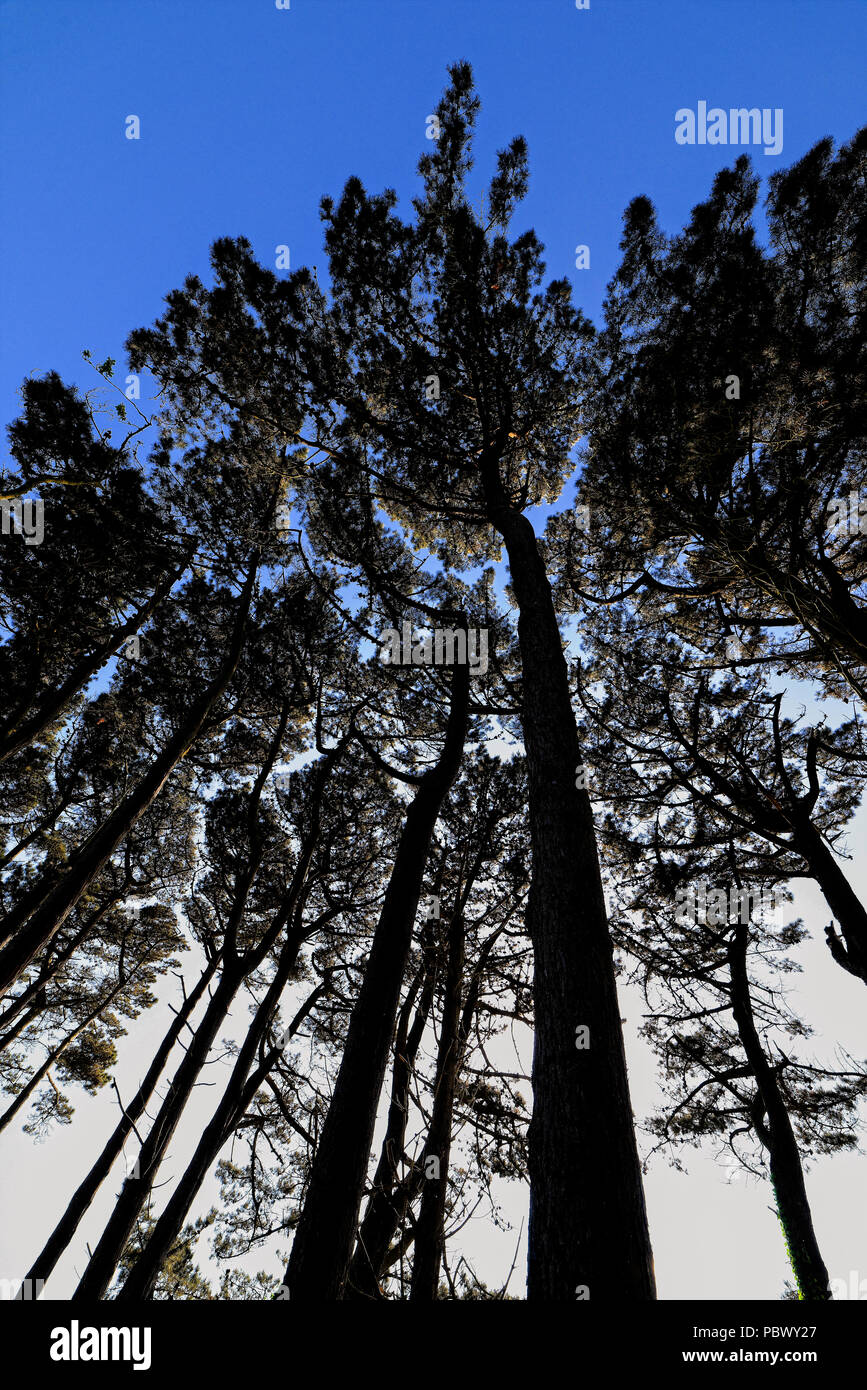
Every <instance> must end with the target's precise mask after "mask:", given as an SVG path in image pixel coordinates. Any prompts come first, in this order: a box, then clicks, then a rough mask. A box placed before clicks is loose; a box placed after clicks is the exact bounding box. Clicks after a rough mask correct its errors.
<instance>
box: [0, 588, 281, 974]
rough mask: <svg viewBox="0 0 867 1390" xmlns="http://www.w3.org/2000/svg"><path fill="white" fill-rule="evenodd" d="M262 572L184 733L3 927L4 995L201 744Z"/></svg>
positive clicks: (246, 591)
mask: <svg viewBox="0 0 867 1390" xmlns="http://www.w3.org/2000/svg"><path fill="white" fill-rule="evenodd" d="M257 569H258V567H257V565H256V564H253V565H252V566H251V568H250V573H249V575H248V577H247V581H246V583H245V585H244V588H243V590H242V593H241V597H240V600H239V604H238V612H237V615H236V619H235V624H234V630H233V633H232V638H231V640H230V643H229V648H228V651H227V653H226V656H225V659H224V660H223V663H222V665H221V667H220V670H219V671H218V673H217V675H216V677H215V678H214V680H212V681H211V683H210V685H209V686H208V688H207V690H205V691H204V692H203V694H202V695H201V696H200V697H199V699H198V700H196V701H195V702H194V703H193V705H192V708H191V711H190V715H189V717H188V719H187V720H186V722H185V723H184V725H183V726H182V728H181V729H179V730H178V732H177V733H176V734H175V735H174V737H173V738H171V739H170V740H169V743H168V744H167V746H166V747H165V748H164V750H163V752H162V753H161V754H160V755H159V757H158V758H157V759H156V760H155V762H154V764H153V766H152V767H151V770H150V772H148V773H146V775H145V776H144V777H143V778H142V780H141V782H140V783H139V784H138V786H137V787H136V788H135V789H134V790H133V791H132V792H130V793H129V795H128V796H125V797H124V799H123V801H122V802H121V803H120V805H119V806H117V807H116V808H115V810H114V811H113V812H112V813H111V815H110V816H109V817H108V818H107V820H106V821H105V822H104V824H103V825H101V826H100V827H99V828H98V829H97V830H96V831H94V833H93V834H92V835H91V836H90V838H89V839H88V840H86V841H85V843H84V844H83V845H82V846H81V847H80V848H79V849H78V850H77V851H76V852H75V853H74V854H73V855H72V858H71V859H70V861H69V864H68V866H67V868H66V870H65V872H64V874H63V876H62V878H61V879H60V881H59V882H56V881H54V880H52V881H51V882H49V883H47V884H46V885H45V886H44V887H43V888H42V889H40V888H38V887H37V889H35V890H34V892H33V894H29V895H26V897H25V898H24V899H23V900H22V902H21V903H20V904H19V906H18V907H17V908H16V909H14V910H13V911H12V912H10V913H9V914H8V915H7V916H6V918H4V920H3V922H2V924H0V926H2V930H3V934H4V937H5V938H7V944H6V945H5V946H4V947H3V948H2V950H0V996H2V995H3V994H5V993H6V991H7V990H8V989H9V987H10V986H11V985H12V984H14V982H15V981H16V980H17V979H18V978H19V976H20V975H21V974H22V973H23V971H25V970H26V969H27V967H28V965H29V964H30V962H31V961H32V960H33V959H34V957H35V956H36V955H37V953H38V952H39V951H40V950H41V949H42V947H43V946H44V945H45V944H46V943H47V942H49V941H50V940H51V939H52V937H53V936H54V934H55V932H57V931H58V930H59V928H60V927H61V926H62V924H63V923H64V921H65V920H66V918H67V917H68V915H69V913H70V912H71V911H72V908H73V907H74V906H75V904H76V902H77V901H78V899H79V898H80V897H81V895H82V893H83V892H84V891H85V889H86V888H87V887H88V886H89V884H91V883H92V882H93V880H94V878H96V876H97V874H98V873H99V871H100V869H101V868H102V866H103V864H104V863H105V862H106V860H107V859H108V858H109V856H110V855H111V854H112V853H113V852H114V850H115V849H116V848H117V846H118V845H119V844H120V843H121V841H122V840H123V838H124V836H125V835H126V834H127V833H128V831H129V830H130V829H131V827H132V826H133V825H135V823H136V821H137V820H138V819H139V817H140V816H142V815H143V814H144V813H145V811H146V810H147V809H148V807H149V806H150V805H151V804H152V802H154V801H155V800H156V798H157V797H158V796H159V794H160V792H161V790H162V788H163V786H164V784H165V783H166V781H167V780H168V778H169V777H170V776H171V773H172V771H173V769H174V768H175V766H176V765H177V764H178V763H179V762H180V760H181V759H182V758H183V757H185V756H186V754H187V753H188V752H189V750H190V748H191V747H192V746H193V744H194V743H195V741H196V739H197V738H198V736H199V734H200V733H201V730H202V727H203V725H204V723H205V721H206V719H207V717H208V714H209V713H210V711H211V710H212V709H213V707H214V705H215V704H216V703H217V701H218V700H219V699H220V698H221V696H222V695H223V694H224V693H225V691H226V689H227V687H228V685H229V682H230V681H231V679H232V676H233V674H234V672H235V668H236V667H237V665H238V661H239V660H240V657H241V651H242V649H243V644H244V633H245V631H246V625H247V617H248V614H249V611H250V604H251V602H252V597H253V585H254V582H255V577H256V573H257ZM13 933H15V934H14V935H13ZM10 938H11V939H10Z"/></svg>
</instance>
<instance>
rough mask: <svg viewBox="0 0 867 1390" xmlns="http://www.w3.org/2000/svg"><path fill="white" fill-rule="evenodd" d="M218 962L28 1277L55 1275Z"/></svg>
mask: <svg viewBox="0 0 867 1390" xmlns="http://www.w3.org/2000/svg"><path fill="white" fill-rule="evenodd" d="M218 963H219V957H218V956H215V957H214V959H213V960H211V961H209V962H208V965H207V966H206V968H205V970H204V971H203V972H202V974H201V976H200V977H199V979H198V981H197V983H196V986H195V988H194V989H193V991H192V993H191V994H190V995H189V996H188V997H187V998H186V999H185V1000H184V1002H183V1005H182V1006H181V1008H180V1009H179V1010H178V1011H177V1013H176V1015H175V1018H174V1021H173V1022H172V1025H171V1027H170V1028H169V1029H168V1030H167V1031H166V1034H165V1037H164V1038H163V1040H162V1042H161V1043H160V1045H159V1047H158V1048H157V1051H156V1052H155V1054H154V1058H153V1061H152V1062H151V1064H150V1067H149V1068H148V1070H147V1074H146V1075H145V1078H144V1080H143V1081H142V1083H141V1085H140V1086H139V1088H138V1090H137V1091H136V1093H135V1095H134V1096H133V1098H132V1100H131V1101H130V1103H129V1105H128V1106H127V1107H126V1109H125V1110H124V1111H123V1114H122V1116H121V1118H120V1120H119V1121H118V1123H117V1125H116V1126H115V1128H114V1130H113V1132H112V1134H111V1135H110V1137H109V1138H108V1140H107V1141H106V1143H105V1146H104V1147H103V1150H102V1153H101V1154H100V1155H99V1158H98V1159H97V1160H96V1162H95V1163H94V1165H93V1167H92V1168H91V1169H90V1172H89V1173H88V1174H87V1176H86V1177H85V1178H84V1179H83V1181H82V1182H81V1183H79V1185H78V1187H77V1188H76V1190H75V1192H74V1193H73V1195H72V1197H71V1199H70V1202H69V1205H68V1206H67V1208H66V1211H65V1212H64V1213H63V1215H62V1217H61V1218H60V1220H59V1221H58V1223H57V1225H56V1226H55V1228H54V1230H53V1231H52V1233H51V1235H50V1236H49V1237H48V1240H47V1241H46V1243H45V1245H44V1246H43V1247H42V1250H41V1251H40V1253H39V1254H38V1255H37V1256H36V1259H35V1260H34V1261H33V1264H32V1265H31V1267H30V1269H29V1270H28V1272H27V1276H26V1277H27V1278H28V1279H42V1280H47V1279H48V1278H49V1276H50V1275H51V1273H52V1271H53V1269H54V1267H55V1265H56V1264H57V1261H58V1260H59V1259H60V1257H61V1255H62V1254H63V1252H64V1250H65V1249H66V1247H67V1246H68V1244H69V1242H70V1241H71V1240H72V1237H73V1236H74V1235H75V1232H76V1230H77V1229H78V1224H79V1222H80V1221H81V1218H82V1217H83V1216H84V1213H85V1212H86V1211H87V1210H88V1208H89V1206H90V1204H91V1202H92V1201H93V1199H94V1197H95V1196H96V1194H97V1192H98V1191H99V1189H100V1187H101V1186H102V1184H103V1182H104V1181H105V1179H106V1178H107V1177H108V1175H109V1173H110V1171H111V1168H112V1165H113V1164H114V1162H115V1160H116V1158H117V1157H118V1155H119V1154H120V1153H121V1151H122V1149H123V1146H124V1144H125V1142H126V1140H127V1138H128V1137H129V1135H130V1134H132V1132H133V1130H134V1129H135V1123H136V1120H138V1119H139V1118H140V1116H141V1115H143V1114H144V1110H145V1106H146V1105H147V1103H148V1101H149V1100H150V1098H151V1096H152V1095H153V1092H154V1089H155V1088H156V1085H157V1082H158V1081H159V1079H160V1077H161V1076H162V1073H163V1068H164V1067H165V1065H166V1062H167V1061H168V1059H169V1056H170V1055H171V1052H172V1049H173V1048H174V1045H175V1043H176V1042H177V1040H178V1038H179V1037H180V1035H181V1032H182V1030H183V1028H184V1026H185V1024H186V1022H187V1020H188V1019H189V1018H190V1017H191V1016H192V1013H193V1011H194V1009H195V1008H196V1005H197V1004H198V1002H199V1000H200V999H201V997H202V995H203V994H204V992H205V990H206V989H207V987H208V985H209V984H210V982H211V980H212V979H213V977H214V973H215V971H216V969H217V965H218Z"/></svg>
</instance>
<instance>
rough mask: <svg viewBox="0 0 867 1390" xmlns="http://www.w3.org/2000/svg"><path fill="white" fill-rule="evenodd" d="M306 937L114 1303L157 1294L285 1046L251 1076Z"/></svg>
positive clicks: (286, 952) (294, 940) (287, 955)
mask: <svg viewBox="0 0 867 1390" xmlns="http://www.w3.org/2000/svg"><path fill="white" fill-rule="evenodd" d="M304 936H306V933H301V932H296V933H292V934H291V935H290V936H289V937H288V938H287V940H286V942H285V943H284V947H283V950H282V952H281V955H280V961H279V963H278V966H277V970H276V973H275V975H274V979H273V980H272V982H271V984H270V986H269V988H268V991H267V993H266V995H265V998H264V999H263V1001H262V1003H261V1004H260V1005H259V1008H258V1009H257V1010H256V1015H255V1018H254V1019H253V1023H252V1024H251V1026H250V1029H249V1031H248V1033H247V1035H246V1037H245V1038H244V1042H243V1044H242V1046H241V1049H240V1051H239V1053H238V1056H237V1058H236V1061H235V1065H234V1067H233V1068H232V1073H231V1076H230V1077H229V1080H228V1081H227V1083H226V1088H225V1090H224V1091H223V1094H222V1096H221V1097H220V1101H219V1104H218V1105H217V1108H216V1110H215V1111H214V1114H213V1115H212V1116H211V1119H210V1120H209V1121H208V1123H207V1125H206V1126H205V1128H204V1130H203V1131H202V1135H201V1138H200V1139H199V1142H198V1144H197V1145H196V1148H195V1150H194V1152H193V1156H192V1158H191V1159H190V1161H189V1163H188V1164H187V1166H186V1168H185V1170H184V1172H183V1174H182V1176H181V1178H180V1181H179V1182H178V1183H177V1184H176V1186H175V1188H174V1191H173V1192H172V1195H171V1197H170V1198H169V1200H168V1202H167V1204H166V1206H165V1208H164V1210H163V1211H162V1212H161V1213H160V1216H159V1219H158V1221H157V1223H156V1225H155V1226H154V1229H153V1230H152V1232H151V1234H150V1236H149V1237H148V1239H147V1240H146V1241H145V1244H144V1246H143V1248H142V1250H141V1252H140V1254H139V1255H138V1256H137V1258H136V1259H135V1261H134V1262H133V1264H132V1265H131V1267H130V1269H129V1272H128V1273H127V1277H126V1279H125V1281H124V1283H123V1286H122V1287H121V1288H120V1290H119V1291H118V1294H117V1298H116V1299H115V1302H119V1301H125V1302H130V1301H132V1302H140V1301H141V1300H142V1299H147V1298H150V1297H151V1296H152V1294H153V1290H154V1285H155V1284H156V1282H157V1279H158V1278H159V1274H160V1270H161V1268H162V1266H163V1262H164V1261H165V1259H166V1256H167V1255H168V1253H169V1251H170V1250H171V1248H172V1243H173V1242H174V1240H175V1239H176V1238H177V1236H178V1233H179V1232H180V1230H181V1227H182V1226H183V1224H184V1221H185V1219H186V1216H187V1213H188V1211H189V1209H190V1207H191V1206H192V1204H193V1202H194V1201H195V1197H196V1194H197V1192H198V1190H199V1188H200V1187H201V1185H202V1183H203V1182H204V1180H205V1178H206V1177H207V1175H208V1172H209V1170H210V1168H211V1165H212V1164H213V1162H214V1160H215V1159H216V1157H217V1155H218V1154H219V1152H220V1149H221V1148H222V1147H223V1145H224V1144H225V1142H226V1140H227V1139H229V1138H230V1136H231V1135H232V1133H233V1132H234V1130H235V1129H236V1128H237V1125H238V1122H239V1120H240V1119H241V1118H242V1117H243V1115H244V1114H245V1112H246V1110H247V1109H248V1107H249V1106H250V1104H251V1103H252V1101H253V1100H254V1098H255V1095H256V1092H257V1091H258V1090H259V1088H260V1086H261V1084H262V1081H263V1080H264V1079H265V1078H266V1077H267V1076H268V1074H269V1073H270V1071H271V1069H272V1068H273V1066H274V1065H275V1063H276V1062H277V1060H278V1058H279V1056H280V1050H281V1049H280V1048H279V1047H278V1048H273V1049H272V1050H271V1052H270V1053H269V1054H268V1055H267V1056H266V1058H265V1060H264V1061H263V1062H262V1063H260V1065H259V1066H258V1067H257V1068H256V1070H255V1072H253V1074H252V1076H251V1075H250V1068H251V1067H252V1065H253V1061H254V1059H255V1056H256V1052H257V1051H258V1049H259V1046H260V1044H261V1043H262V1042H263V1041H264V1038H265V1035H266V1033H267V1030H268V1026H269V1024H270V1022H271V1020H272V1018H273V1017H274V1013H275V1011H276V1009H277V1006H278V1004H279V1002H280V995H281V994H282V993H283V990H284V989H285V987H286V983H287V981H288V979H289V976H290V974H291V973H292V970H293V968H294V966H295V964H296V962H297V960H298V954H299V951H300V948H301V944H302V940H303V939H304ZM326 988H327V986H326V985H325V984H324V983H323V984H321V985H319V986H317V988H316V989H315V990H314V991H313V993H312V994H311V995H310V997H309V998H308V999H307V1001H306V1002H305V1004H304V1006H303V1008H301V1009H300V1010H299V1011H298V1013H297V1014H296V1015H295V1017H294V1019H293V1020H292V1023H291V1024H290V1026H289V1028H287V1030H286V1034H285V1035H284V1036H285V1037H286V1038H289V1037H293V1036H294V1035H295V1033H296V1032H297V1031H298V1029H299V1028H300V1026H301V1024H302V1023H303V1021H304V1019H305V1018H306V1017H307V1015H308V1014H309V1013H310V1010H311V1009H312V1008H313V1007H314V1005H315V1004H316V1001H317V999H318V998H319V997H320V996H321V995H322V994H323V993H324V992H325V989H326Z"/></svg>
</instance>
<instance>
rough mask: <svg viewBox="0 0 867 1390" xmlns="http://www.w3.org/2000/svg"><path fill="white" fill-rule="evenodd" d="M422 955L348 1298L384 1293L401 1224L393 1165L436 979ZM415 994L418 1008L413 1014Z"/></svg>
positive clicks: (400, 1031)
mask: <svg viewBox="0 0 867 1390" xmlns="http://www.w3.org/2000/svg"><path fill="white" fill-rule="evenodd" d="M425 956H426V959H425V961H424V964H423V965H422V967H421V969H420V970H419V973H418V975H417V976H416V978H415V980H414V981H413V984H412V986H411V988H410V990H409V992H408V993H407V996H406V999H405V1000H404V1003H403V1006H402V1008H401V1011H400V1015H399V1017H398V1022H397V1032H396V1034H395V1039H394V1063H393V1066H392V1079H391V1101H390V1103H389V1107H388V1118H387V1120H386V1126H385V1134H384V1136H383V1140H382V1147H381V1149H380V1153H379V1162H378V1163H377V1165H376V1172H375V1173H374V1175H373V1190H372V1191H371V1194H370V1197H369V1199H368V1203H367V1208H366V1210H365V1213H364V1219H363V1220H362V1222H361V1225H360V1226H359V1228H358V1238H357V1240H356V1245H355V1254H354V1255H353V1257H352V1263H351V1264H350V1266H349V1277H348V1279H347V1281H346V1287H345V1290H344V1295H343V1296H344V1298H346V1299H371V1298H372V1299H381V1298H383V1297H384V1295H383V1293H382V1290H381V1289H380V1287H379V1281H380V1279H381V1277H382V1273H383V1270H384V1268H385V1257H386V1255H387V1254H388V1249H389V1246H390V1245H391V1242H392V1239H393V1238H394V1232H395V1230H396V1229H397V1226H398V1224H399V1222H400V1206H399V1201H400V1199H399V1198H398V1197H397V1195H396V1189H397V1188H398V1186H399V1181H398V1174H397V1165H398V1162H399V1160H400V1157H401V1156H402V1154H403V1146H404V1141H405V1139H406V1124H407V1116H408V1113H409V1088H410V1082H411V1080H412V1072H413V1067H414V1066H415V1059H416V1057H417V1055H418V1049H419V1046H420V1045H421V1040H422V1037H423V1035H424V1030H425V1028H426V1027H427V1021H428V1016H429V1014H430V1010H431V1005H432V1003H433V993H434V984H435V981H436V952H435V950H434V949H432V948H430V947H428V948H427V949H426V951H425ZM419 990H420V991H421V993H420V996H419ZM417 996H419V997H418V1008H416V1009H415V1013H414V1014H413V1008H414V1007H415V1001H416V997H417ZM410 1017H412V1024H410Z"/></svg>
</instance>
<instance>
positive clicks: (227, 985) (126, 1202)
mask: <svg viewBox="0 0 867 1390" xmlns="http://www.w3.org/2000/svg"><path fill="white" fill-rule="evenodd" d="M242 978H243V977H242V975H241V973H240V972H239V971H238V970H233V971H232V972H231V973H228V972H224V974H223V977H222V979H221V980H220V981H219V983H218V985H217V987H216V989H215V991H214V993H213V995H212V997H211V999H210V1000H209V1002H208V1007H207V1009H206V1010H205V1014H204V1017H203V1019H202V1021H201V1023H200V1024H199V1026H198V1028H197V1029H196V1031H195V1033H194V1034H193V1037H192V1039H191V1040H190V1043H189V1046H188V1048H187V1051H186V1052H185V1054H184V1057H183V1059H182V1061H181V1063H180V1066H179V1067H178V1070H177V1071H176V1072H175V1075H174V1077H173V1078H172V1081H171V1083H170V1085H169V1088H168V1091H167V1093H166V1097H165V1099H164V1101H163V1103H162V1105H161V1106H160V1108H159V1111H158V1113H157V1117H156V1119H155V1120H154V1122H153V1124H152V1125H151V1128H150V1130H149V1131H148V1135H147V1138H146V1139H145V1141H144V1143H143V1144H142V1146H141V1151H140V1153H139V1158H138V1168H139V1176H138V1177H128V1178H127V1179H126V1181H125V1183H124V1185H123V1187H122V1188H121V1190H120V1194H119V1196H118V1199H117V1202H116V1203H115V1206H114V1210H113V1211H112V1213H111V1216H110V1217H109V1219H108V1221H107V1223H106V1226H105V1230H104V1231H103V1233H102V1236H101V1237H100V1240H99V1242H98V1244H97V1246H96V1249H95V1250H94V1252H93V1255H92V1256H91V1259H90V1262H89V1264H88V1266H87V1268H86V1270H85V1271H84V1274H83V1275H82V1277H81V1279H80V1281H79V1284H78V1287H77V1289H76V1290H75V1293H74V1294H73V1295H72V1301H73V1302H82V1301H84V1300H86V1299H99V1298H103V1297H104V1296H105V1292H106V1289H107V1288H108V1286H109V1284H110V1283H111V1280H112V1276H113V1274H114V1271H115V1269H116V1267H117V1263H118V1261H119V1259H120V1257H121V1255H122V1254H123V1252H124V1250H125V1249H126V1246H127V1242H128V1241H129V1238H130V1236H131V1235H132V1232H133V1230H134V1228H135V1223H136V1221H137V1220H138V1217H139V1214H140V1212H141V1210H142V1207H143V1206H144V1204H145V1201H146V1200H147V1195H148V1193H149V1192H150V1190H151V1187H152V1186H153V1183H154V1180H155V1178H156V1174H157V1169H158V1168H159V1165H160V1163H161V1161H162V1159H163V1156H164V1154H165V1152H166V1149H167V1148H168V1146H169V1144H170V1143H171V1141H172V1136H173V1135H174V1132H175V1130H176V1129H177V1127H178V1124H179V1122H180V1119H181V1116H182V1115H183V1112H184V1108H185V1106H186V1104H187V1101H188V1100H189V1098H190V1096H191V1094H192V1091H193V1087H194V1086H195V1084H196V1081H197V1080H198V1076H199V1073H200V1071H201V1069H202V1067H203V1066H204V1064H205V1062H206V1061H207V1058H208V1053H209V1052H210V1050H211V1045H212V1043H213V1041H214V1039H215V1037H216V1036H217V1032H218V1030H219V1028H220V1026H221V1024H222V1023H223V1021H224V1019H225V1017H226V1014H227V1013H228V1011H229V1008H230V1007H231V1004H232V1000H233V998H234V997H235V994H236V993H237V990H238V988H239V986H240V984H241V980H242Z"/></svg>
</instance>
